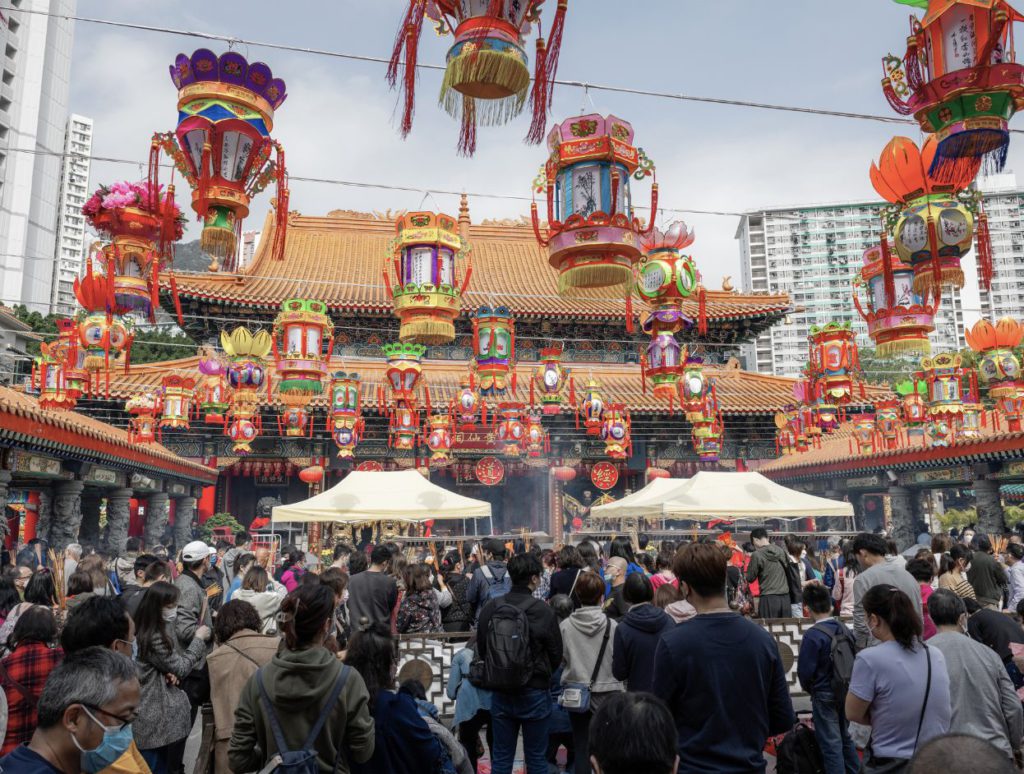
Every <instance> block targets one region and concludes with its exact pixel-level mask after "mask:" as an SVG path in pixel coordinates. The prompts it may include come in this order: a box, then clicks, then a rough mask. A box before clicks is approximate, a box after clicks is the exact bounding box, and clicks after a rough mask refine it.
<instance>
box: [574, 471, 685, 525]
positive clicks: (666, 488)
mask: <svg viewBox="0 0 1024 774" xmlns="http://www.w3.org/2000/svg"><path fill="white" fill-rule="evenodd" d="M689 482H690V479H688V478H656V479H654V480H653V481H651V482H650V483H649V484H648V485H647V486H645V487H644V488H643V489H639V490H637V491H636V492H633V494H631V495H627V496H626V497H623V498H622V499H621V500H616V501H615V502H613V503H608V504H606V505H597V506H595V507H593V508H591V509H590V517H591V518H592V519H621V518H623V517H629V516H647V517H654V518H657V517H660V516H661V504H662V503H663V502H665V500H666V499H668V498H669V496H670V495H671V494H672V493H673V492H675V491H676V490H677V489H679V488H680V487H683V486H685V485H686V484H688V483H689Z"/></svg>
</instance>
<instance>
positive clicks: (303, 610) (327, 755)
mask: <svg viewBox="0 0 1024 774" xmlns="http://www.w3.org/2000/svg"><path fill="white" fill-rule="evenodd" d="M232 604H234V601H232ZM333 612H334V594H333V592H332V591H331V589H330V588H328V587H327V586H326V585H323V584H320V583H316V584H313V583H308V584H306V583H304V584H302V585H301V586H299V588H298V589H296V590H295V591H293V592H292V593H290V594H288V596H286V597H285V598H284V600H283V601H282V602H281V612H280V613H279V616H278V617H279V619H280V620H279V628H280V631H281V633H282V634H283V635H284V645H283V647H282V648H281V649H280V650H279V651H278V653H277V654H276V655H275V656H274V657H273V658H271V659H270V663H269V664H267V665H265V666H263V667H261V668H260V669H259V670H258V671H257V672H256V673H255V674H254V675H253V676H252V677H250V678H249V680H248V682H247V683H246V684H245V687H244V688H243V689H242V694H241V696H240V697H239V700H238V708H237V709H236V710H235V726H234V729H232V732H231V741H230V742H229V745H228V764H229V765H230V767H231V771H257V770H259V769H262V768H263V767H264V766H266V764H267V763H268V761H270V760H271V759H273V758H274V757H275V755H276V754H277V753H278V752H279V751H281V750H282V747H283V748H284V749H286V750H288V751H294V752H298V751H300V750H304V749H311V750H313V751H314V752H315V755H316V760H317V763H318V765H319V768H320V771H334V772H337V774H349V772H351V771H352V768H351V765H352V764H353V763H355V764H358V763H361V762H365V761H367V760H369V759H370V757H371V756H372V755H373V752H374V724H373V718H372V717H370V710H369V702H370V693H369V692H368V690H367V686H366V683H365V682H364V680H363V676H362V675H361V674H360V673H359V671H358V670H357V669H354V668H351V667H347V666H344V665H343V664H342V663H341V662H340V661H338V659H337V658H335V657H334V655H333V654H331V653H330V652H329V651H328V650H327V649H326V648H324V647H323V643H324V639H325V638H326V637H327V633H328V631H329V630H330V627H331V614H332V613H333ZM319 721H322V723H320V722H319ZM318 724H319V728H320V730H319V732H318V733H317V734H316V736H315V738H313V739H309V736H310V731H312V730H313V729H314V728H315V727H317V726H318ZM424 727H425V726H424ZM431 738H433V737H431ZM307 741H308V742H309V744H310V745H311V747H308V748H307V747H306V743H307Z"/></svg>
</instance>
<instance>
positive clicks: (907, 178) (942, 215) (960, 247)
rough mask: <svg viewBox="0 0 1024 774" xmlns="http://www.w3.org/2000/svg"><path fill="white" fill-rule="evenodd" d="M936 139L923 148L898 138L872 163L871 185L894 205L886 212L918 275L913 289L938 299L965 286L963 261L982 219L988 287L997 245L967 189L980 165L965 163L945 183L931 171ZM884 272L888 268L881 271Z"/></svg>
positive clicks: (903, 256)
mask: <svg viewBox="0 0 1024 774" xmlns="http://www.w3.org/2000/svg"><path fill="white" fill-rule="evenodd" d="M935 152H936V141H935V138H934V137H929V138H928V139H926V140H925V142H924V146H923V147H922V148H921V149H920V150H919V149H918V147H917V145H916V144H914V141H913V140H909V139H907V138H906V137H894V138H893V139H892V140H890V141H889V144H888V145H886V146H885V148H884V149H883V150H882V155H881V156H880V157H879V161H878V164H877V165H875V164H874V163H872V165H871V184H872V185H873V186H874V188H875V190H876V191H877V192H878V194H879V195H880V196H881V197H882V198H883V199H885V200H886V201H887V202H889V203H890V204H891V205H892V206H890V207H887V208H886V209H885V210H884V212H883V220H884V221H885V224H886V228H887V229H888V231H889V233H890V234H892V236H893V243H894V245H895V247H896V255H897V256H899V258H900V261H902V262H903V263H904V264H907V265H909V266H910V267H911V269H913V271H914V284H913V291H914V292H915V293H917V294H918V295H919V296H922V297H927V296H929V295H931V296H933V297H938V294H939V288H940V287H941V286H943V285H952V286H953V287H956V288H962V287H963V286H964V273H963V269H961V268H960V259H961V258H962V257H963V256H964V255H965V254H966V253H967V251H968V250H970V249H971V240H972V238H973V237H974V233H975V225H976V224H975V220H976V218H977V233H978V259H979V263H980V265H981V278H982V281H983V283H984V284H985V285H986V287H987V286H988V285H989V283H990V282H991V278H992V247H991V244H990V239H989V236H988V223H987V220H986V218H985V216H984V213H981V211H980V209H979V205H978V201H979V200H978V198H977V197H976V196H975V195H974V194H973V193H970V192H968V191H967V188H968V186H970V184H971V182H972V181H973V180H974V176H975V175H976V174H977V173H978V164H979V163H980V162H978V161H975V162H974V163H970V162H966V163H964V164H963V165H961V166H959V167H957V168H956V170H957V172H958V174H957V175H956V176H953V177H950V178H949V179H948V180H946V181H944V182H941V183H940V182H939V181H937V180H936V179H935V178H934V177H933V176H931V175H929V173H928V165H929V164H930V163H931V160H932V159H933V158H934V157H935ZM882 268H883V269H884V266H883V267H882Z"/></svg>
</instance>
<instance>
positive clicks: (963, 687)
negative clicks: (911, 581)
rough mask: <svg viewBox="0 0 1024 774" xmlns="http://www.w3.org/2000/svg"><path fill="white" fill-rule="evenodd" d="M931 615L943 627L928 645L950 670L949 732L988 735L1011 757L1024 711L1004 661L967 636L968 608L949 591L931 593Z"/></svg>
mask: <svg viewBox="0 0 1024 774" xmlns="http://www.w3.org/2000/svg"><path fill="white" fill-rule="evenodd" d="M928 614H929V615H930V616H931V619H932V621H933V622H934V623H935V628H936V629H937V631H938V633H937V634H936V635H935V636H934V637H932V638H931V639H930V640H928V645H930V646H932V647H934V648H935V649H936V650H938V651H940V652H941V653H942V655H943V656H945V658H946V668H947V669H948V670H949V698H950V704H951V706H952V708H953V715H952V717H951V719H950V724H949V732H950V733H951V734H968V735H969V736H974V737H978V738H979V739H984V740H985V741H986V742H988V743H990V744H992V745H993V746H995V747H997V748H999V749H1000V750H1001V751H1002V752H1003V754H1004V755H1006V757H1007V758H1009V759H1012V758H1013V751H1014V750H1015V749H1017V748H1018V747H1020V744H1021V738H1022V736H1024V712H1022V710H1021V703H1020V699H1019V698H1017V693H1016V691H1014V689H1013V683H1012V682H1010V677H1009V675H1007V673H1006V669H1005V668H1004V667H1003V662H1002V660H1001V659H1000V658H999V656H998V655H996V653H995V651H993V650H992V649H991V648H987V647H985V646H984V645H982V644H981V643H980V642H975V641H974V640H972V639H971V638H970V637H968V636H966V634H965V633H964V632H966V631H967V608H966V607H965V606H964V601H963V600H962V599H961V598H960V597H958V596H957V595H956V594H954V593H953V592H952V591H950V590H949V589H937V590H936V591H934V592H932V595H931V597H930V598H929V599H928Z"/></svg>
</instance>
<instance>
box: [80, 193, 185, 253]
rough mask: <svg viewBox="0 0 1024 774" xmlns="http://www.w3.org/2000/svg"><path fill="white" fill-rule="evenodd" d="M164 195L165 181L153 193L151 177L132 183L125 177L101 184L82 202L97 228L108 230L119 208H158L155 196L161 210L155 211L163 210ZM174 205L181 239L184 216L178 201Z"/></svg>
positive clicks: (83, 212) (87, 215) (84, 209)
mask: <svg viewBox="0 0 1024 774" xmlns="http://www.w3.org/2000/svg"><path fill="white" fill-rule="evenodd" d="M164 198H165V197H164V193H163V186H162V185H158V186H157V189H156V196H155V197H152V196H151V194H150V186H149V182H148V181H145V180H142V181H139V182H138V183H132V182H129V181H127V180H122V181H120V182H117V183H114V184H113V185H111V186H102V185H101V186H100V187H99V188H98V189H97V190H96V192H95V193H93V195H92V196H90V197H89V199H88V200H87V201H86V202H85V204H84V205H83V206H82V214H83V215H85V217H86V218H88V220H89V222H90V223H91V224H92V225H93V226H94V227H95V228H97V229H98V230H101V231H106V230H108V229H109V227H110V218H109V216H110V215H111V214H112V213H114V212H115V211H117V210H122V209H124V208H126V207H136V208H138V209H140V210H144V211H146V212H154V210H153V208H152V207H151V205H150V202H151V201H153V200H154V199H155V200H156V202H157V207H156V210H157V212H156V213H154V214H159V213H160V212H162V211H163V209H164V207H165V202H164ZM171 206H172V207H173V208H174V220H175V229H174V238H175V239H176V240H177V239H180V238H181V236H182V234H183V233H184V225H185V223H184V216H183V215H182V214H181V210H180V209H179V208H178V205H177V203H176V202H172V203H171Z"/></svg>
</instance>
